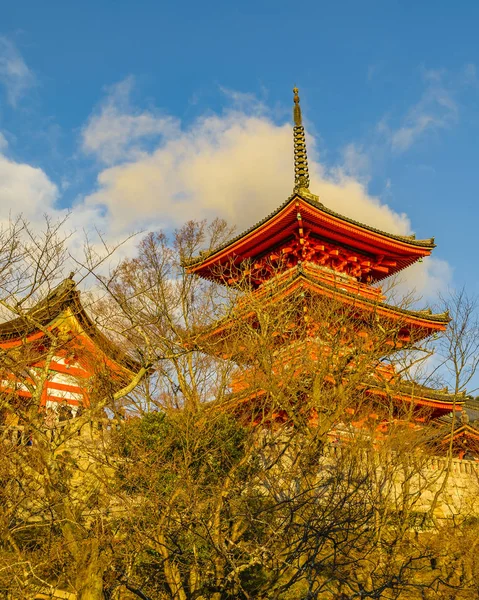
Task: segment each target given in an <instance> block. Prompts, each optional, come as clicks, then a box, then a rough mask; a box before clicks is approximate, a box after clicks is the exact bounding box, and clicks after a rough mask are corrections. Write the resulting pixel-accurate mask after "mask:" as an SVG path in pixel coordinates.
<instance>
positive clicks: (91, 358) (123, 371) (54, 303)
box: [0, 274, 141, 416]
mask: <svg viewBox="0 0 479 600" xmlns="http://www.w3.org/2000/svg"><path fill="white" fill-rule="evenodd" d="M72 276H73V274H72V275H70V277H69V278H68V279H65V280H64V281H63V282H62V283H61V284H60V285H59V286H58V287H56V288H55V289H53V290H52V291H51V292H50V293H49V294H48V295H47V296H46V297H45V298H44V299H43V300H41V301H40V302H39V303H38V304H36V305H35V306H34V307H33V308H31V309H30V310H28V311H26V312H25V313H24V314H23V315H21V316H18V317H17V318H15V319H13V320H11V321H8V322H5V323H2V324H0V351H1V352H2V354H3V356H2V364H3V369H2V371H3V372H1V373H0V391H1V392H3V394H8V395H9V396H10V397H11V398H12V399H13V402H14V399H15V398H17V399H19V400H20V401H22V406H27V405H28V404H29V401H30V403H31V402H32V401H33V402H34V403H35V404H36V405H37V406H38V408H39V409H40V410H42V409H44V410H46V409H52V410H54V411H56V412H57V411H58V409H59V408H60V406H61V407H62V408H64V409H66V410H67V411H68V413H69V415H70V416H74V415H75V414H76V413H77V411H79V410H80V409H83V408H88V407H89V406H90V403H91V397H92V394H93V395H94V393H95V392H96V391H97V390H96V389H95V388H98V387H99V378H102V386H103V389H104V387H105V385H107V386H108V388H109V390H108V391H109V392H110V393H114V392H115V391H116V390H118V389H120V388H123V387H124V386H126V385H128V383H129V382H130V381H132V380H133V378H134V376H135V375H136V374H137V373H138V372H139V371H140V368H141V367H140V365H139V364H138V363H136V362H135V361H134V360H133V359H132V358H131V357H129V356H128V355H127V354H125V353H124V352H123V351H121V350H120V348H119V347H118V346H117V345H115V344H114V343H112V342H111V341H110V340H108V339H107V338H106V337H105V335H104V334H103V333H102V332H100V331H99V329H98V327H97V325H96V324H95V323H94V322H93V321H92V319H91V318H90V317H89V315H88V314H87V312H86V310H85V308H84V307H83V305H82V303H81V301H80V292H79V291H78V290H77V288H76V285H75V282H74V281H73V279H72Z"/></svg>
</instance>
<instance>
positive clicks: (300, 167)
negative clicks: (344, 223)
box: [293, 87, 309, 192]
mask: <svg viewBox="0 0 479 600" xmlns="http://www.w3.org/2000/svg"><path fill="white" fill-rule="evenodd" d="M298 92H299V90H298V88H297V87H295V88H293V94H294V98H293V99H294V108H293V119H294V127H293V142H294V191H295V192H297V191H299V190H300V189H306V190H309V169H308V156H307V153H306V138H305V135H304V127H303V119H302V115H301V107H300V106H299V96H298Z"/></svg>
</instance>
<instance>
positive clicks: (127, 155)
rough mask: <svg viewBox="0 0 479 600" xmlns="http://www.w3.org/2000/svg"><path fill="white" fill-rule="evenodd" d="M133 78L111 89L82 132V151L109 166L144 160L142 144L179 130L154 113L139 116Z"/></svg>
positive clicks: (142, 113) (169, 121) (175, 125)
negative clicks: (134, 103) (134, 106)
mask: <svg viewBox="0 0 479 600" xmlns="http://www.w3.org/2000/svg"><path fill="white" fill-rule="evenodd" d="M132 86H133V79H132V78H131V77H129V78H127V79H125V80H124V81H122V82H120V83H119V84H117V85H115V86H113V87H111V88H110V93H109V94H108V96H107V98H106V100H105V102H103V103H102V104H101V105H100V107H99V110H98V111H97V112H95V113H94V114H93V115H92V116H91V117H90V119H89V120H88V123H87V124H86V126H85V127H84V128H83V131H82V149H83V151H84V152H86V153H88V154H94V155H96V157H97V158H98V159H99V160H100V161H101V162H103V163H105V164H109V165H110V164H114V163H115V162H118V161H125V160H133V159H138V158H140V157H141V156H142V155H143V153H144V151H143V146H142V143H144V142H145V140H146V139H148V138H149V139H154V138H157V137H158V136H161V135H168V134H170V135H171V133H172V132H174V131H175V130H176V128H177V122H176V120H175V119H172V118H168V117H161V116H158V115H156V114H153V113H150V112H147V111H145V112H141V113H139V112H135V111H134V110H133V109H132V108H131V107H130V103H129V94H130V92H131V89H132Z"/></svg>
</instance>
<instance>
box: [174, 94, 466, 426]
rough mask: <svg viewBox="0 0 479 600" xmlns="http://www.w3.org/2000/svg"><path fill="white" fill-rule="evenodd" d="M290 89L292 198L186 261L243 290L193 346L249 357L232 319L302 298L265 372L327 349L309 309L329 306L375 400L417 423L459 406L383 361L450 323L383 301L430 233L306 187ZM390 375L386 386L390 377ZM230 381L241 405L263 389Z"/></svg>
mask: <svg viewBox="0 0 479 600" xmlns="http://www.w3.org/2000/svg"><path fill="white" fill-rule="evenodd" d="M293 93H294V109H293V117H294V127H293V144H294V188H293V193H292V195H291V196H290V197H289V198H288V199H287V200H286V201H285V202H283V203H282V204H281V205H280V206H279V207H278V208H277V209H276V210H275V211H274V212H273V213H271V214H270V215H268V216H266V217H265V218H264V219H262V220H261V221H259V222H258V223H256V224H255V225H253V226H252V227H250V228H249V229H247V230H246V231H244V232H243V233H241V234H240V235H238V236H237V237H235V238H233V239H231V240H229V241H228V242H227V243H225V244H223V245H221V246H220V247H217V248H215V249H213V250H211V251H209V252H207V253H205V252H203V253H201V254H200V255H199V256H197V257H193V258H192V259H191V260H189V261H188V262H187V263H186V264H185V267H186V269H187V271H188V272H189V273H190V274H195V275H198V276H200V277H203V278H206V279H209V280H211V281H214V282H216V283H219V284H221V285H224V286H227V287H230V288H234V289H238V290H240V292H239V300H238V301H237V304H236V306H235V309H234V314H231V315H228V316H226V317H225V318H223V319H221V320H220V321H219V322H217V323H215V324H213V325H212V326H211V327H209V328H208V330H207V331H205V330H203V331H202V332H200V333H199V334H198V337H197V344H198V347H199V348H200V349H203V350H204V351H206V352H212V353H216V354H217V355H219V356H221V357H223V358H227V359H230V360H233V361H236V362H237V363H238V364H239V363H241V362H245V361H246V362H248V360H250V361H253V360H254V357H253V358H252V357H251V356H248V355H247V354H246V353H244V354H243V355H242V352H241V348H238V347H235V348H233V347H232V346H231V343H230V342H229V340H231V338H232V337H233V336H232V335H231V332H232V331H233V329H234V327H235V324H236V323H238V321H243V322H244V321H245V320H246V321H248V322H249V323H251V325H252V326H256V327H259V324H258V323H257V321H258V316H257V310H256V309H255V308H254V307H255V306H256V307H257V306H261V307H262V308H264V307H266V306H271V307H273V306H276V307H278V306H279V305H280V304H281V305H282V306H287V305H288V303H290V305H292V303H298V301H299V304H301V302H302V303H303V305H304V306H303V309H302V310H298V311H297V312H296V318H295V319H293V321H294V322H293V324H292V325H290V324H289V322H287V320H286V319H285V321H284V325H283V326H281V327H280V329H281V331H278V332H277V333H278V335H277V337H276V338H275V339H276V341H275V342H274V343H275V349H274V352H275V353H276V354H275V355H276V357H277V363H276V366H275V365H274V364H273V366H272V370H273V371H274V370H275V369H276V368H277V370H278V372H280V370H281V368H282V367H283V366H284V364H287V363H288V361H291V359H292V357H293V354H294V351H295V350H294V349H295V348H298V344H300V345H301V348H302V349H303V350H304V345H305V344H306V345H307V346H308V348H310V350H309V352H310V356H311V357H312V358H313V359H319V356H320V354H321V355H322V356H324V355H325V353H327V352H328V347H327V342H325V341H324V339H320V338H321V336H320V334H319V333H318V331H319V330H320V329H321V327H322V328H323V331H324V323H318V320H317V319H316V321H315V315H314V307H318V306H322V305H325V304H327V303H334V306H335V309H334V314H337V313H338V312H341V313H342V314H343V315H345V318H346V320H347V327H343V326H342V329H344V330H345V333H344V336H343V337H344V339H343V341H342V344H343V348H344V350H342V351H341V352H343V353H345V354H347V353H348V352H349V354H350V355H351V357H353V356H354V358H351V357H350V358H348V360H349V361H352V362H354V361H357V360H358V356H360V354H361V349H363V350H364V353H366V352H368V353H369V354H368V356H369V358H368V360H371V371H370V376H369V377H368V378H367V381H363V382H362V383H361V386H360V387H361V388H362V392H364V393H366V394H368V395H369V396H370V397H371V398H372V399H373V400H374V399H376V401H377V402H381V399H384V398H385V397H386V396H387V397H388V399H389V400H390V401H392V402H393V403H396V405H397V406H398V407H401V406H405V405H407V406H409V407H412V410H413V412H414V413H415V414H416V415H417V419H416V420H417V421H418V422H419V421H421V420H422V421H424V416H422V417H419V413H420V412H421V411H422V415H424V414H427V419H438V418H441V417H443V416H445V415H448V414H451V413H452V414H454V413H455V412H456V411H461V409H462V405H463V404H464V401H465V397H462V396H460V397H459V398H458V397H457V396H453V395H452V394H450V393H449V392H448V390H447V389H445V390H443V391H438V390H434V389H431V388H428V387H425V386H422V385H419V384H416V383H414V382H407V381H403V380H402V379H401V378H400V376H399V375H398V374H397V373H396V371H395V369H394V367H393V366H392V365H390V364H387V365H386V364H384V363H383V362H381V361H382V359H384V357H387V356H389V355H391V354H392V353H394V352H396V351H398V350H401V349H404V348H408V347H412V346H413V345H414V344H417V343H418V342H420V341H421V340H424V339H426V338H428V337H429V336H432V335H436V334H438V333H441V332H443V331H445V329H446V327H447V323H448V321H449V316H448V314H447V313H443V314H433V313H432V311H431V310H429V309H428V310H410V309H409V308H403V307H398V306H394V305H392V304H389V303H388V302H387V301H386V297H385V295H384V294H383V291H382V289H381V287H380V285H379V284H380V282H382V281H383V280H384V279H386V278H388V277H390V276H391V275H394V274H396V273H398V272H399V271H401V270H402V269H405V268H407V267H409V266H411V265H413V264H414V263H416V262H417V261H421V260H422V259H423V258H425V257H427V256H429V255H430V254H431V252H432V250H433V249H434V247H435V243H434V239H433V238H431V239H425V240H418V239H416V238H415V236H414V235H410V236H406V235H396V234H391V233H387V232H385V231H381V230H379V229H377V228H375V227H371V226H369V225H367V224H364V223H360V222H358V221H356V220H353V219H351V218H349V217H347V216H344V215H341V214H339V213H337V212H335V211H334V210H332V209H331V208H329V207H327V206H326V205H325V204H323V203H322V202H321V201H320V199H319V197H318V196H316V195H315V194H313V193H312V192H311V191H310V189H309V188H310V178H309V169H308V158H307V149H306V137H305V130H304V126H303V123H302V115H301V108H300V99H299V95H298V89H297V88H294V90H293ZM241 292H243V293H241ZM244 292H246V293H244ZM331 314H333V313H331ZM288 319H289V320H291V315H289V317H288ZM326 325H327V326H329V328H330V330H331V328H333V327H334V325H333V324H332V323H329V324H326ZM299 330H301V331H302V332H303V333H302V335H301V336H298V331H299ZM378 332H379V334H380V335H378ZM372 359H374V360H372ZM298 377H302V378H305V377H307V373H304V372H302V373H298ZM331 377H333V378H334V374H331ZM393 381H394V384H395V385H394V390H393V391H391V390H392V386H391V385H388V384H390V383H391V382H393ZM231 388H232V402H234V403H236V404H237V403H238V402H241V403H243V406H244V405H245V403H246V404H247V405H249V406H250V407H252V404H251V403H254V402H255V401H257V400H258V398H259V397H260V396H261V394H262V390H261V386H260V385H259V386H258V384H255V385H254V386H253V385H251V382H249V381H248V377H247V376H246V377H245V376H244V374H243V375H242V376H236V377H234V378H233V381H232V383H231ZM263 391H264V390H263ZM264 393H266V392H264ZM291 410H295V408H294V406H292V408H291ZM283 417H284V418H287V415H286V417H285V415H284V414H283Z"/></svg>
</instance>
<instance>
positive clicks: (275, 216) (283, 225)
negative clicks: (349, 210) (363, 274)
mask: <svg viewBox="0 0 479 600" xmlns="http://www.w3.org/2000/svg"><path fill="white" fill-rule="evenodd" d="M298 212H300V213H301V216H302V219H303V221H304V222H305V225H306V226H307V227H308V228H310V229H311V230H312V231H313V232H314V233H316V234H317V235H319V236H321V237H323V238H324V239H327V240H330V241H332V242H336V243H338V244H342V245H345V246H348V247H350V248H352V249H357V250H358V251H360V252H363V253H366V254H384V255H387V256H391V257H392V258H394V259H395V260H397V261H398V267H397V269H396V270H395V271H399V270H401V269H404V268H406V267H408V266H410V265H411V264H413V263H414V262H416V261H417V260H418V259H420V258H422V257H425V256H428V255H429V254H430V253H431V251H432V249H433V248H435V244H434V239H433V238H431V239H429V240H416V239H415V238H414V237H413V236H410V237H409V236H400V235H395V234H390V233H387V232H384V231H381V230H379V229H376V228H374V227H370V226H368V225H364V224H363V223H360V222H358V221H355V220H353V219H350V218H348V217H345V216H343V215H340V214H339V213H336V212H334V211H332V210H330V209H328V208H326V207H325V206H324V205H323V204H321V203H320V202H319V200H318V198H317V196H313V195H312V194H308V193H306V191H305V192H302V193H296V194H293V195H292V196H291V197H290V198H288V200H287V201H286V202H285V203H283V204H282V205H281V206H280V207H279V208H278V209H277V210H276V211H274V212H273V213H271V214H270V215H268V216H267V217H266V218H265V219H263V220H262V221H260V222H258V223H256V224H255V225H253V226H252V227H251V228H249V229H248V230H246V231H245V232H243V233H242V234H240V235H238V236H236V237H235V238H233V239H232V240H230V241H229V242H227V243H226V244H224V245H223V246H221V247H219V248H216V249H214V250H212V251H211V252H210V253H208V254H203V255H201V256H198V257H195V258H193V259H191V260H190V261H187V262H185V263H184V266H185V267H186V268H187V269H188V271H189V272H190V273H197V274H199V275H202V276H209V277H211V276H212V274H211V271H212V269H214V267H216V266H218V265H225V264H227V263H228V261H231V260H232V259H233V258H234V257H237V256H239V257H241V259H248V258H251V257H253V256H258V255H260V254H262V253H264V252H266V251H267V250H268V249H269V248H272V247H274V246H275V245H277V244H279V243H280V242H281V240H282V239H284V238H285V237H286V236H288V235H291V234H292V233H293V232H294V230H295V227H297V218H296V217H297V213H298ZM395 271H391V273H389V274H392V273H393V272H395ZM381 278H382V277H377V278H376V280H379V279H381Z"/></svg>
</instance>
